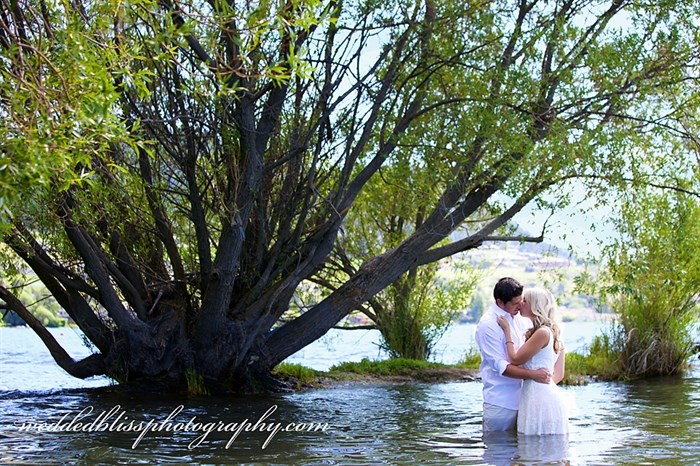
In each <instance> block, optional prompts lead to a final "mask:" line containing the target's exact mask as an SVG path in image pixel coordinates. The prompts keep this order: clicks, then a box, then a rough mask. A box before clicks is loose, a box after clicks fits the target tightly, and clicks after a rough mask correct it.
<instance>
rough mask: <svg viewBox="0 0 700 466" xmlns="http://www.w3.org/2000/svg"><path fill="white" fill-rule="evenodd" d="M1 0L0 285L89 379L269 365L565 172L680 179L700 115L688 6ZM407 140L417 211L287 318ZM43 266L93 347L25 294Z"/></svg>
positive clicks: (475, 241)
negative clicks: (84, 353) (65, 339)
mask: <svg viewBox="0 0 700 466" xmlns="http://www.w3.org/2000/svg"><path fill="white" fill-rule="evenodd" d="M0 5H1V7H0V64H1V66H0V117H1V118H0V140H2V141H3V143H2V144H3V145H2V148H1V149H0V192H1V193H2V194H1V196H2V197H1V205H0V207H1V213H2V225H3V230H2V235H3V236H2V238H3V243H4V244H3V247H2V249H0V253H1V254H2V261H3V267H2V282H1V283H0V299H2V301H3V302H4V306H5V307H7V308H10V309H12V310H13V311H15V312H16V313H17V314H18V315H20V316H21V317H22V318H23V319H24V320H25V321H27V323H28V324H29V325H30V326H31V327H32V328H33V329H34V330H35V331H36V332H37V334H38V335H39V336H40V337H41V338H42V339H43V341H44V343H45V344H46V345H47V346H48V347H49V349H50V350H51V352H52V354H53V355H54V358H55V359H56V361H57V362H58V363H59V364H60V365H61V367H63V368H64V369H66V370H67V371H68V372H70V373H71V374H73V375H75V376H77V377H88V376H91V375H95V374H108V375H110V376H111V377H113V378H115V379H117V380H119V381H121V382H123V383H146V384H148V385H149V386H151V387H161V388H163V389H177V388H182V387H187V386H189V387H190V388H191V389H192V387H196V391H197V392H203V391H206V390H207V389H222V390H228V389H235V388H238V387H246V386H249V385H250V384H251V382H252V381H254V380H258V381H259V380H265V379H266V377H267V376H268V375H269V373H270V370H271V369H272V368H273V367H274V366H275V365H276V364H278V363H279V362H281V361H283V360H284V359H285V358H287V357H288V356H290V355H291V354H293V353H295V352H296V351H298V350H299V349H301V348H303V347H304V346H305V345H307V344H309V343H310V342H312V341H314V340H315V339H317V338H319V337H320V336H322V335H323V334H324V333H325V332H327V331H328V329H330V328H332V327H333V326H334V325H335V324H336V323H337V322H339V321H340V320H341V319H342V318H343V317H345V316H346V315H348V313H350V312H352V311H353V310H356V309H360V308H361V307H362V306H363V305H364V303H366V302H367V301H369V300H371V299H372V298H373V297H375V296H377V294H378V293H381V292H382V291H383V290H385V289H386V288H387V287H389V286H390V285H391V284H392V283H394V282H396V281H397V280H398V279H399V278H400V277H402V276H404V274H406V273H407V272H410V271H411V270H416V268H418V267H421V266H424V265H426V264H432V263H437V262H438V261H440V260H442V259H444V258H446V257H449V256H450V255H452V254H455V253H457V252H461V251H466V250H469V249H472V248H476V247H478V246H479V245H480V244H482V242H483V241H485V240H499V239H500V240H509V239H513V238H512V237H510V236H509V235H508V232H507V231H504V230H503V227H504V226H505V225H507V223H508V221H509V220H510V219H511V218H512V217H513V216H514V215H515V214H516V213H517V212H519V211H520V210H521V209H523V207H524V206H526V205H528V204H530V203H536V204H539V205H541V206H542V207H546V208H557V207H560V206H562V205H566V203H567V202H568V199H569V198H568V195H567V189H568V186H569V185H567V181H569V180H572V179H578V180H583V181H584V182H585V186H586V187H587V188H589V189H590V190H591V195H593V194H595V192H596V190H597V189H599V188H601V189H610V188H620V189H624V188H625V187H626V186H627V185H628V183H630V182H631V181H633V182H635V183H636V182H642V183H654V184H659V185H668V186H674V185H678V184H679V183H680V180H679V179H678V178H679V174H680V173H684V171H683V168H684V167H687V163H688V154H687V151H686V148H685V146H684V145H683V143H684V142H685V141H686V140H688V138H692V137H693V136H694V135H695V134H697V133H696V132H695V131H694V125H693V124H691V123H689V122H693V120H692V119H691V118H689V117H688V116H689V115H693V114H694V113H693V112H697V103H698V100H697V89H698V88H697V83H696V82H695V79H696V78H695V77H696V76H698V72H697V71H698V65H699V61H698V50H700V47H698V38H697V28H696V25H695V24H694V23H693V21H694V18H697V17H698V14H699V13H700V12H699V11H698V9H700V6H698V5H697V3H696V2H685V1H680V0H679V1H670V0H666V1H659V2H633V1H625V0H622V1H620V0H609V1H603V0H598V1H591V2H572V1H562V2H548V1H537V0H533V1H530V2H528V1H522V0H518V1H515V0H509V1H506V0H497V1H489V2H485V1H484V2H479V1H476V2H462V1H452V0H447V1H444V2H435V1H433V0H425V1H413V0H389V1H383V2H376V1H374V0H356V1H348V2H321V1H318V0H290V1H288V2H236V1H231V2H219V1H211V2H200V1H191V0H183V1H180V2H177V3H176V2H173V1H171V0H164V1H158V2H156V1H152V0H134V1H131V2H127V3H124V2H90V1H80V0H77V1H72V2H64V1H58V2H47V1H45V0H0ZM640 147H641V148H644V149H645V150H643V151H640V150H637V149H638V148H640ZM402 161H403V162H405V163H406V166H407V167H410V169H411V170H415V174H416V177H420V178H422V179H423V180H425V181H421V182H418V183H419V185H418V187H419V189H418V190H417V192H416V195H417V196H421V199H424V200H425V202H424V203H423V202H421V205H420V209H421V212H422V213H421V221H420V222H416V223H414V224H412V225H413V226H412V227H411V228H410V229H407V230H406V231H405V235H403V236H402V237H401V238H400V239H399V241H398V242H397V244H396V245H392V246H387V248H386V249H383V250H377V251H375V252H374V253H373V255H371V257H362V258H360V259H359V263H358V265H357V266H356V268H355V270H354V272H353V273H352V274H349V275H348V276H347V278H346V279H345V281H344V282H342V283H340V284H339V286H336V287H334V289H333V290H332V291H331V292H330V293H328V294H327V295H326V296H325V298H324V299H322V300H320V301H319V302H317V303H315V304H314V305H312V306H311V307H309V308H308V309H305V312H303V313H299V314H298V315H295V316H293V317H292V318H286V317H284V316H285V314H286V313H287V311H288V309H289V307H290V302H291V301H292V299H293V298H294V296H295V294H296V293H297V291H298V289H299V288H300V285H301V284H303V283H307V280H309V279H310V278H312V277H314V276H315V275H316V274H317V273H318V272H319V271H320V270H322V269H323V268H324V266H325V265H326V264H327V262H328V260H329V257H331V253H332V251H333V248H334V246H335V245H336V244H339V243H338V241H337V240H338V238H339V237H340V236H342V234H344V232H345V230H344V226H345V225H346V224H347V221H348V219H349V218H350V216H351V213H352V215H356V213H357V211H358V210H361V209H363V204H362V201H361V198H360V194H361V193H362V192H363V191H364V189H365V188H366V187H367V186H370V182H374V180H377V179H378V178H380V177H381V175H382V169H383V168H384V167H388V166H394V165H396V166H398V165H400V162H402ZM642 161H643V162H644V163H640V162H642ZM397 164H398V165H397ZM659 166H663V167H664V168H665V170H663V171H660V170H658V169H657V168H658V167H659ZM406 182H407V183H411V181H410V180H409V179H407V180H406ZM695 188H697V186H695ZM696 191H697V189H696ZM548 193H549V194H551V193H554V194H556V196H554V199H555V200H554V201H551V200H550V201H548V202H545V201H544V199H551V197H550V198H545V197H543V195H544V194H548ZM396 199H398V200H397V201H394V202H395V203H396V205H395V207H396V208H397V209H400V208H404V207H405V205H406V204H410V203H411V202H412V201H411V198H410V197H406V198H401V199H399V198H396ZM404 201H405V202H404ZM387 202H390V201H389V197H388V196H387ZM550 204H553V205H550ZM409 210H410V209H409ZM409 214H411V215H409V216H407V217H406V218H416V217H415V215H412V213H411V212H409ZM462 226H466V230H465V231H464V232H463V233H462V234H461V235H459V236H452V233H453V232H454V231H455V230H457V229H458V228H460V227H462ZM347 231H350V230H349V229H348V230H347ZM355 260H357V258H355ZM28 272H31V273H32V274H34V275H35V276H36V277H37V278H38V279H39V280H41V282H42V283H43V284H44V285H45V286H46V289H47V290H48V292H49V293H50V294H51V295H52V296H53V297H54V299H55V300H56V301H57V302H58V303H59V305H60V306H61V307H63V308H64V309H65V310H66V312H68V314H69V315H70V317H71V318H72V319H73V320H74V321H75V322H76V324H77V325H78V326H79V327H80V328H81V329H82V331H83V332H84V333H85V335H86V337H87V338H88V339H89V340H90V341H91V342H92V343H93V344H94V346H95V354H94V355H93V356H91V357H89V358H87V359H85V360H82V361H77V362H76V361H73V360H72V359H71V358H70V356H69V355H68V354H66V353H65V351H63V349H62V348H61V347H60V346H59V345H58V343H57V342H56V341H55V340H54V339H53V338H52V336H51V335H50V334H49V333H48V332H46V330H45V328H44V327H43V325H42V324H41V322H39V321H38V320H37V319H35V318H33V317H32V314H31V313H30V312H29V310H28V309H27V305H29V304H31V303H28V302H25V301H23V300H22V299H18V296H17V294H16V293H15V292H14V291H15V290H17V289H19V288H15V285H21V283H17V281H18V280H20V277H23V276H26V275H27V273H28Z"/></svg>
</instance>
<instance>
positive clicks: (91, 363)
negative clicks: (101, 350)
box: [0, 284, 106, 379]
mask: <svg viewBox="0 0 700 466" xmlns="http://www.w3.org/2000/svg"><path fill="white" fill-rule="evenodd" d="M0 299H2V300H3V301H5V304H6V305H7V308H9V309H11V310H13V311H14V312H15V313H16V314H17V315H18V316H19V317H20V318H21V319H22V320H24V321H25V322H26V323H27V325H28V326H29V327H30V328H31V329H32V330H33V331H34V333H36V334H37V336H38V337H39V338H41V341H42V342H43V343H44V345H45V346H46V348H48V350H49V352H50V353H51V356H52V357H53V359H54V361H56V363H57V364H58V365H59V366H60V367H61V368H62V369H63V370H65V371H66V372H68V373H69V374H70V375H72V376H73V377H78V378H80V379H85V378H87V377H92V376H95V375H104V374H105V371H106V367H105V365H104V359H103V357H102V355H101V354H93V355H91V356H88V357H87V358H85V359H83V360H81V361H77V362H76V361H75V360H74V359H73V358H72V357H71V356H70V355H69V354H68V353H67V352H66V350H65V349H63V347H62V346H61V345H60V344H59V343H58V342H57V341H56V339H55V338H54V337H53V335H51V332H49V331H48V330H47V329H46V328H45V327H44V326H43V325H42V324H41V322H39V319H37V318H36V317H34V315H33V314H32V313H31V312H29V310H28V309H27V308H26V307H25V306H24V304H22V302H21V301H20V300H19V299H17V298H16V297H15V295H13V294H12V293H11V292H10V291H9V290H8V289H7V288H5V286H4V285H2V284H0Z"/></svg>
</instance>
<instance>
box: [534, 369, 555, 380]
mask: <svg viewBox="0 0 700 466" xmlns="http://www.w3.org/2000/svg"><path fill="white" fill-rule="evenodd" d="M530 372H531V376H532V377H531V379H532V380H534V381H535V382H539V383H549V382H551V381H552V374H551V373H550V372H549V370H547V368H546V367H540V368H539V369H534V370H532V371H530Z"/></svg>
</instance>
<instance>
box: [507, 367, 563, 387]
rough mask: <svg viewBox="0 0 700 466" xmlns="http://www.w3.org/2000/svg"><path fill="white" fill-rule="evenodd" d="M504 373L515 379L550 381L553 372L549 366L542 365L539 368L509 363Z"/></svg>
mask: <svg viewBox="0 0 700 466" xmlns="http://www.w3.org/2000/svg"><path fill="white" fill-rule="evenodd" d="M503 375H505V376H507V377H511V378H513V379H526V380H534V381H535V382H539V383H549V382H550V381H551V380H552V374H550V373H549V371H548V370H547V368H545V367H540V368H539V369H525V368H522V367H520V366H516V365H515V364H508V366H507V367H506V370H505V371H503Z"/></svg>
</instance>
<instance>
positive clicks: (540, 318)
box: [523, 288, 562, 353]
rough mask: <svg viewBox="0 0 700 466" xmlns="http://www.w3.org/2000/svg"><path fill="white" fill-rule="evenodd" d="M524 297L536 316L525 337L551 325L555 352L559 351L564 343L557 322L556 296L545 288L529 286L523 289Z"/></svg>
mask: <svg viewBox="0 0 700 466" xmlns="http://www.w3.org/2000/svg"><path fill="white" fill-rule="evenodd" d="M523 299H525V301H526V302H528V303H530V309H532V314H533V315H534V317H535V318H534V325H533V326H532V328H531V329H530V330H528V331H527V332H526V333H525V339H528V338H530V337H531V336H532V334H533V333H534V332H535V330H537V329H538V328H540V327H549V328H550V329H552V336H553V337H554V352H555V353H558V352H559V350H560V349H561V347H562V343H561V339H560V337H559V326H558V325H557V323H556V322H555V313H556V310H557V302H556V300H555V299H554V296H553V295H552V293H550V292H549V291H548V290H545V289H544V288H527V289H526V290H525V291H523Z"/></svg>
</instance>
